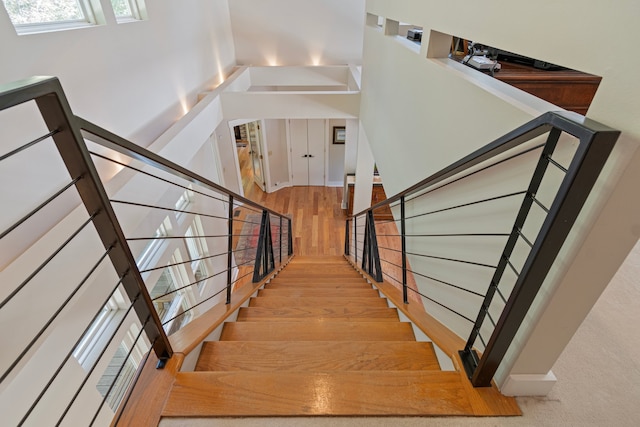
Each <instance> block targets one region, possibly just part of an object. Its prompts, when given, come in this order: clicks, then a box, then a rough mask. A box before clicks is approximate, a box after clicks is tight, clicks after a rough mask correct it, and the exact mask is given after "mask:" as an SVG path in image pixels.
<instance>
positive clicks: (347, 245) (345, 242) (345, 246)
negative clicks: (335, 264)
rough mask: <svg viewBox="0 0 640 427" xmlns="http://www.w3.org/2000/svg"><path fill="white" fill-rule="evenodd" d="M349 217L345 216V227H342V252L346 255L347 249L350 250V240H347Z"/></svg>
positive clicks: (347, 253)
mask: <svg viewBox="0 0 640 427" xmlns="http://www.w3.org/2000/svg"><path fill="white" fill-rule="evenodd" d="M349 235H350V233H349V219H348V218H347V220H346V221H345V228H344V254H345V255H346V256H349V251H350V249H351V248H350V246H351V244H350V242H349V237H350V236H349Z"/></svg>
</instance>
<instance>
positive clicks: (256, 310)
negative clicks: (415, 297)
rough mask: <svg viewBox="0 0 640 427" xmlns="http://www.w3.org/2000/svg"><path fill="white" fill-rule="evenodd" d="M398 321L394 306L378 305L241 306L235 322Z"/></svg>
mask: <svg viewBox="0 0 640 427" xmlns="http://www.w3.org/2000/svg"><path fill="white" fill-rule="evenodd" d="M278 320H286V321H307V320H324V321H331V320H335V321H352V322H355V321H371V320H376V321H384V320H386V321H391V322H393V321H395V322H397V321H399V317H398V311H397V310H396V309H394V308H379V307H353V308H350V307H324V308H323V307H282V308H268V307H242V308H240V311H239V312H238V319H237V320H236V321H237V322H247V321H259V322H269V321H278Z"/></svg>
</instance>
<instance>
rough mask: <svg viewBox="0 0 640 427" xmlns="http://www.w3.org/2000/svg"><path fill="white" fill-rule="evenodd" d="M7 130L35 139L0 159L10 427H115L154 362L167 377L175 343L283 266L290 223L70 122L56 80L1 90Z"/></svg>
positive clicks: (1, 307)
mask: <svg viewBox="0 0 640 427" xmlns="http://www.w3.org/2000/svg"><path fill="white" fill-rule="evenodd" d="M16 111H17V113H16ZM14 114H17V115H19V116H20V117H22V116H25V117H28V118H29V120H30V121H31V122H30V124H29V126H28V128H27V129H25V128H20V126H18V125H17V124H16V125H15V129H13V128H11V129H9V127H10V126H9V125H13V117H15V116H14ZM0 120H3V123H7V124H8V126H5V127H4V128H5V129H6V130H7V132H8V133H7V135H11V136H15V139H16V141H19V139H20V138H22V137H24V136H26V137H27V138H25V139H26V140H27V141H29V142H26V143H23V144H21V143H20V142H17V143H15V145H14V141H8V143H7V144H5V146H6V147H8V149H7V151H6V153H0V173H2V175H3V176H5V177H6V176H12V177H13V179H12V180H5V181H4V183H3V184H2V187H1V188H2V192H3V200H4V201H6V202H7V203H6V208H4V210H3V215H2V217H1V218H2V222H1V223H0V248H1V249H2V250H1V251H0V252H1V253H2V258H1V262H2V265H1V266H0V271H2V273H1V274H2V275H3V280H2V282H3V287H2V289H0V323H1V324H3V325H5V328H3V330H2V331H0V334H2V340H3V348H4V349H3V351H2V353H1V356H0V392H1V393H2V395H3V398H2V399H0V412H2V413H3V421H4V422H6V423H7V425H23V424H28V425H36V424H37V425H50V424H54V425H61V424H67V423H69V422H73V423H76V424H78V425H79V424H82V425H108V424H110V423H111V422H112V420H113V418H114V416H115V414H117V413H118V412H117V411H118V408H119V407H121V406H122V405H123V404H126V401H127V399H128V398H129V396H130V392H131V390H132V383H133V382H135V381H136V378H137V377H138V375H139V372H140V371H141V369H142V367H143V366H144V364H145V363H146V361H147V360H148V354H149V351H151V350H152V351H154V352H155V354H156V356H157V359H158V360H159V363H158V367H159V368H161V367H163V366H164V364H165V363H166V361H167V360H168V359H169V358H170V357H171V356H172V353H173V349H172V348H171V343H170V340H169V336H170V335H172V334H174V333H176V332H177V331H179V330H180V329H181V328H182V327H184V326H185V325H187V324H188V323H190V322H191V321H192V320H194V319H196V318H198V317H199V316H200V315H202V314H204V313H206V312H207V311H208V310H209V309H211V308H213V307H214V306H216V305H219V304H229V303H231V302H232V299H233V295H234V292H235V290H236V289H239V288H241V287H243V286H246V285H248V284H250V283H257V282H260V281H261V280H263V279H264V278H265V277H267V276H268V275H269V274H270V273H271V272H273V271H274V270H275V269H277V268H279V267H280V266H282V265H284V264H285V263H286V262H287V261H288V259H289V258H290V257H291V255H292V253H293V247H292V243H293V242H292V236H291V219H290V218H288V217H285V216H283V215H281V214H279V213H277V212H274V211H271V210H270V209H267V208H265V207H263V206H261V205H259V204H257V203H255V202H253V201H250V200H248V199H245V198H243V197H241V196H239V195H237V194H234V193H232V192H230V191H228V190H226V189H225V188H223V187H221V186H219V185H217V184H215V183H214V182H213V181H212V180H210V179H207V178H205V177H203V176H201V175H198V174H196V173H193V172H192V171H190V170H187V169H185V168H183V167H181V166H179V165H177V164H175V163H172V162H170V161H168V160H167V159H164V158H162V157H161V156H158V155H157V154H155V153H152V152H150V151H149V150H146V149H143V148H141V147H138V146H136V145H134V144H132V143H131V142H129V141H126V140H124V139H122V138H120V137H118V136H116V135H114V134H112V133H110V132H108V131H106V130H104V129H102V128H100V127H98V126H96V125H93V124H92V123H90V122H87V121H85V120H83V119H81V118H79V117H76V116H74V115H73V114H72V112H71V109H70V107H69V105H68V102H67V100H66V97H65V94H64V92H63V90H62V87H61V86H60V83H59V82H58V80H57V79H55V78H40V77H38V78H31V79H28V80H24V81H20V82H16V83H13V84H9V85H4V86H0ZM17 122H18V123H19V122H20V121H19V120H18V121H17ZM33 129H41V134H40V135H38V136H35V137H34V136H33V135H31V134H32V133H33ZM85 138H86V140H85ZM11 181H13V182H11ZM21 183H28V184H25V186H23V187H22V188H20V187H21V186H22V184H21ZM34 183H37V185H34ZM24 188H27V189H30V188H36V189H37V191H34V192H37V193H38V194H33V195H32V194H23V193H24ZM23 200H24V201H23ZM12 201H14V202H13V203H12ZM23 242H24V243H23ZM9 325H19V331H20V333H18V334H16V333H15V331H16V330H17V329H15V328H13V330H12V328H10V327H8V326H9ZM35 373H37V375H36V374H35ZM34 375H36V376H37V378H34Z"/></svg>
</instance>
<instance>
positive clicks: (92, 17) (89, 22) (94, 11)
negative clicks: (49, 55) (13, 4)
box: [2, 0, 101, 35]
mask: <svg viewBox="0 0 640 427" xmlns="http://www.w3.org/2000/svg"><path fill="white" fill-rule="evenodd" d="M77 2H78V6H79V7H80V12H81V13H82V15H83V17H84V18H83V19H70V20H62V21H51V22H32V23H28V24H13V21H12V24H13V27H14V28H15V30H16V33H18V35H24V34H37V33H46V32H51V31H62V30H70V29H76V28H87V27H93V26H95V25H97V24H98V21H97V19H96V16H98V15H99V12H101V11H100V10H98V8H100V2H99V1H95V2H92V1H91V0H77ZM2 6H3V7H5V5H4V2H3V3H2ZM5 12H6V13H7V15H8V16H9V18H11V17H10V15H9V12H8V11H6V7H5Z"/></svg>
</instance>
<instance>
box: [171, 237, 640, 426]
mask: <svg viewBox="0 0 640 427" xmlns="http://www.w3.org/2000/svg"><path fill="white" fill-rule="evenodd" d="M553 372H554V374H555V375H556V377H557V378H558V382H557V383H556V385H555V387H554V388H553V390H552V391H551V393H550V394H549V395H548V396H546V397H544V398H518V403H519V404H520V407H521V408H522V411H523V413H524V415H523V416H522V417H513V418H415V417H407V418H252V419H219V420H197V419H191V420H172V421H167V420H163V421H162V422H161V423H160V426H162V427H174V426H189V427H204V426H207V427H208V426H220V427H305V426H309V427H315V426H331V427H386V426H407V427H422V426H443V427H448V426H471V427H475V426H536V427H537V426H543V427H546V426H549V427H551V426H553V427H555V426H562V427H564V426H571V427H573V426H575V427H578V426H580V427H596V426H598V427H600V426H605V427H636V426H640V244H639V245H636V247H635V249H634V250H633V251H632V252H631V254H630V255H629V258H628V259H627V261H626V262H625V264H623V266H622V267H621V268H620V270H619V271H618V273H617V275H616V276H615V277H614V279H613V280H612V282H611V284H610V285H609V287H608V288H607V289H606V290H605V292H604V294H603V295H602V297H601V298H600V300H599V301H598V303H597V304H596V305H595V306H594V308H593V310H592V311H591V313H590V314H589V316H588V317H587V319H586V320H585V322H584V323H583V324H582V326H581V327H580V329H579V330H578V332H577V333H576V335H575V336H574V337H573V339H572V341H571V342H570V343H569V345H568V346H567V348H566V350H565V351H564V353H563V354H562V355H561V356H560V358H559V359H558V361H557V362H556V365H555V366H554V368H553Z"/></svg>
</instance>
